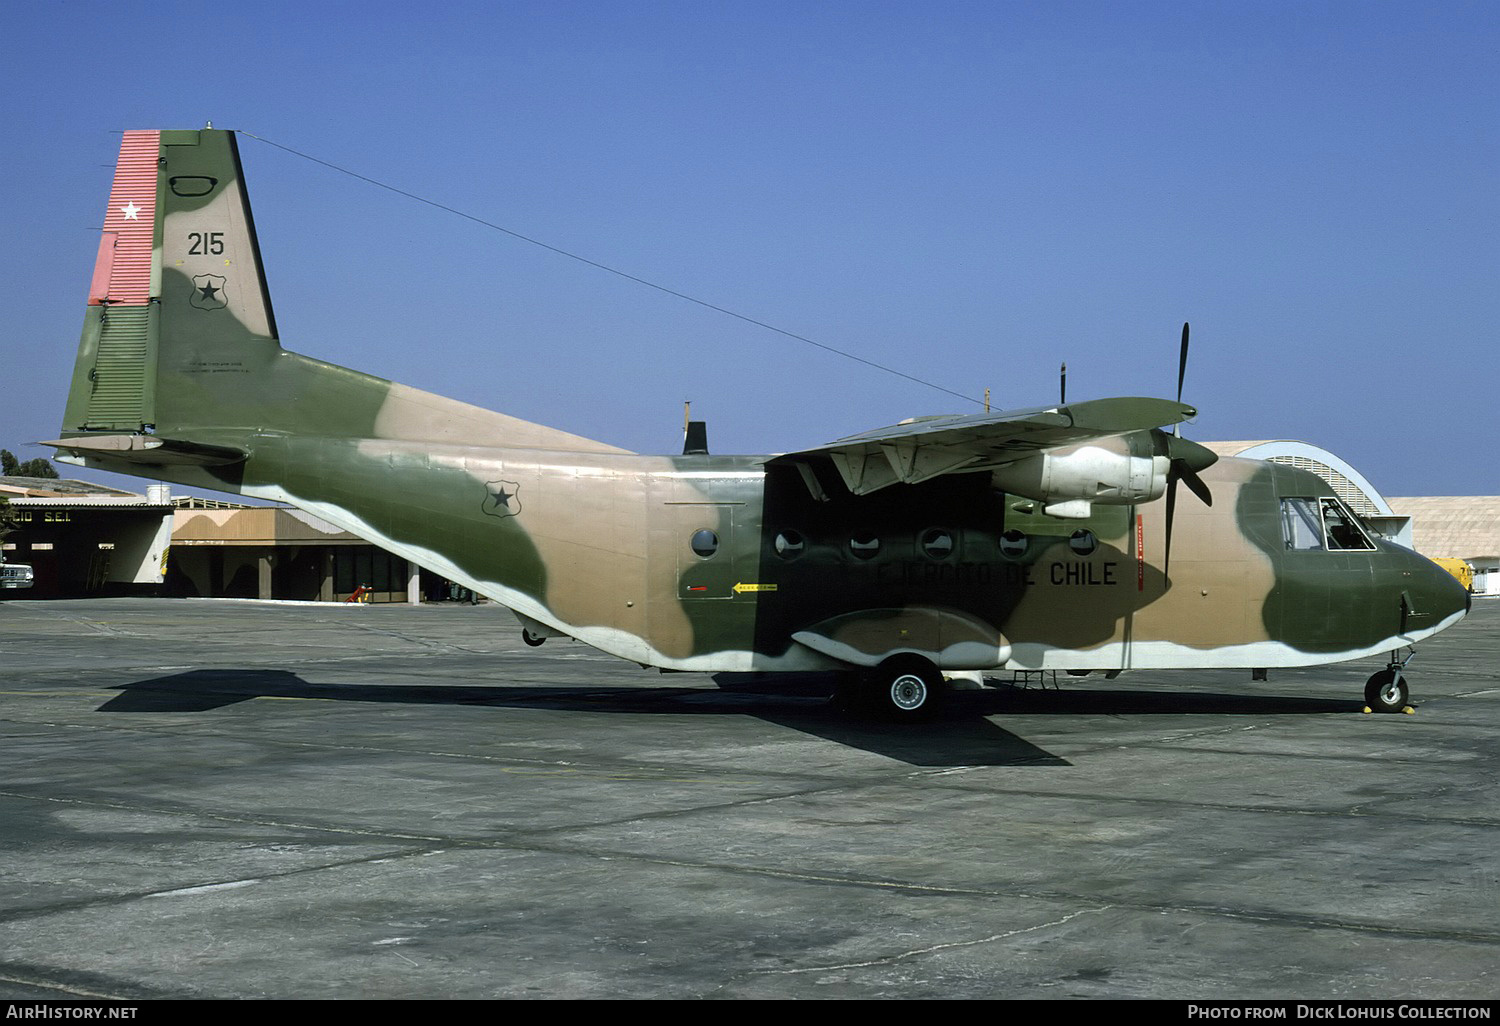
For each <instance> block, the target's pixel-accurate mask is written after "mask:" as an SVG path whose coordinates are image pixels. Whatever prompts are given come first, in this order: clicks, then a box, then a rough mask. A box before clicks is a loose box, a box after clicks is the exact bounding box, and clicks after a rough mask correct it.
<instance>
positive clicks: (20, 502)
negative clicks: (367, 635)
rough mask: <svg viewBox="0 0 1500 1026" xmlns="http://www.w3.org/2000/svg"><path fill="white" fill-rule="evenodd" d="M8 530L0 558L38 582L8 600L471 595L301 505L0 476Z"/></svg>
mask: <svg viewBox="0 0 1500 1026" xmlns="http://www.w3.org/2000/svg"><path fill="white" fill-rule="evenodd" d="M0 496H4V497H5V498H6V499H7V500H8V501H9V502H10V505H11V512H12V514H13V519H14V520H15V523H16V527H15V530H14V531H13V532H12V533H10V534H9V535H7V536H6V538H5V540H4V555H5V561H6V562H9V563H22V564H28V565H30V566H31V567H32V569H33V572H34V578H33V583H32V586H31V587H30V588H28V589H25V590H17V591H8V592H6V595H7V596H8V597H10V598H82V597H87V596H91V595H123V594H147V595H173V596H183V597H205V598H262V599H271V598H274V599H300V600H304V601H322V602H337V601H345V600H348V599H349V598H351V596H354V595H356V593H357V594H358V597H359V598H360V600H361V601H365V602H413V603H416V602H421V601H423V600H424V599H425V600H428V601H431V600H434V599H448V598H454V597H467V593H464V595H462V596H460V595H457V594H455V593H454V591H453V590H452V589H451V587H450V586H449V584H448V582H447V581H445V580H443V579H442V578H440V577H437V576H436V575H433V574H429V573H426V572H423V571H421V570H419V569H418V568H417V567H416V566H415V565H413V564H409V563H407V561H406V560H404V559H401V558H400V557H398V556H393V555H391V554H390V553H388V552H386V551H385V550H384V549H381V548H379V547H377V546H375V545H371V544H370V543H369V542H367V541H365V540H364V539H363V538H359V537H357V536H355V535H352V534H349V533H348V532H346V531H341V530H339V529H338V528H336V527H333V526H332V525H330V524H326V523H324V522H323V521H321V520H319V519H318V518H316V517H314V516H311V515H309V514H307V513H303V512H301V511H300V510H294V509H288V508H286V507H277V506H247V505H242V504H238V503H230V502H221V501H218V500H215V499H201V498H196V497H190V496H178V497H173V496H171V495H170V493H169V491H168V488H167V486H166V485H151V486H150V487H149V488H148V489H147V494H145V495H138V494H136V493H134V492H127V491H122V490H120V489H118V488H111V487H109V486H107V485H100V484H94V483H93V482H90V481H72V480H58V479H54V478H30V477H0Z"/></svg>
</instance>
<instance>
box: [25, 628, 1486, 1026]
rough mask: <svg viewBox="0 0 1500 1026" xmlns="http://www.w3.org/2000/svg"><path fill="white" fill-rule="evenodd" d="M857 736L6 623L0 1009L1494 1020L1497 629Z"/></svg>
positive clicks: (534, 667)
mask: <svg viewBox="0 0 1500 1026" xmlns="http://www.w3.org/2000/svg"><path fill="white" fill-rule="evenodd" d="M1381 662H1382V661H1381V660H1366V661H1364V662H1361V663H1351V664H1342V665H1335V666H1326V667H1317V668H1311V669H1306V670H1295V671H1273V672H1272V674H1271V679H1270V680H1269V681H1268V682H1265V683H1252V682H1250V681H1249V680H1248V677H1249V674H1248V672H1244V673H1241V672H1227V671H1212V672H1189V671H1175V672H1169V673H1163V672H1149V673H1147V672H1143V673H1138V674H1134V675H1132V674H1127V675H1125V676H1122V677H1120V678H1119V679H1118V680H1116V681H1113V682H1106V681H1103V680H1102V679H1097V678H1092V677H1091V678H1086V679H1077V678H1064V680H1063V687H1062V689H1061V690H1053V689H1042V688H1037V687H1033V688H1031V689H1028V690H1020V689H1013V688H1006V689H1000V690H986V691H982V692H967V693H962V694H960V695H958V696H957V697H956V700H955V701H954V702H953V703H952V705H951V706H950V708H949V709H948V711H947V712H946V714H945V715H944V716H943V717H942V718H941V719H939V720H938V721H936V722H934V723H931V724H926V725H919V726H915V727H912V726H897V725H890V724H886V723H882V722H878V721H870V720H860V719H851V718H849V717H848V716H846V715H845V714H842V713H840V712H837V711H836V710H835V709H833V708H832V707H831V706H830V705H829V703H828V702H827V700H826V693H827V687H828V682H827V681H826V680H824V679H821V678H818V677H815V676H808V677H798V678H792V679H782V680H778V679H777V678H774V677H773V678H762V679H751V678H744V677H721V678H719V679H718V680H715V679H714V678H711V677H709V676H706V675H700V674H670V675H661V674H657V673H655V672H651V671H645V670H641V669H639V668H637V667H635V666H633V665H630V664H627V663H622V662H619V661H617V660H615V659H612V658H609V657H606V656H603V655H601V654H599V653H597V652H595V651H593V650H592V649H589V648H587V647H585V646H583V645H581V644H578V643H576V642H571V641H567V640H565V639H553V640H551V641H549V642H547V644H546V645H545V646H543V647H541V648H537V649H532V648H528V647H526V646H525V645H524V644H523V643H522V642H521V639H520V632H519V630H518V629H517V626H516V624H515V621H514V619H513V618H512V617H511V616H510V614H509V613H507V612H506V611H505V610H503V609H500V608H498V607H495V606H489V605H484V606H477V607H471V606H448V605H440V606H423V607H409V606H374V607H349V606H337V607H335V606H300V605H297V606H294V605H278V604H266V603H254V602H227V601H195V600H168V599H158V600H150V599H108V600H91V601H58V602H37V601H24V600H23V601H17V600H15V599H10V600H7V601H5V602H0V998H12V999H38V998H55V999H76V998H117V999H125V1000H131V999H142V998H242V997H243V998H517V997H558V998H582V997H589V998H650V997H654V998H700V997H719V998H775V997H797V998H819V997H821V998H885V997H892V998H1099V997H1107V998H1169V999H1186V998H1200V999H1215V998H1219V999H1223V998H1251V999H1253V998H1265V999H1272V998H1274V999H1295V998H1334V999H1361V998H1446V999H1471V1000H1473V999H1492V998H1495V997H1496V996H1500V914H1497V913H1500V788H1497V782H1500V748H1497V742H1496V738H1497V737H1500V601H1481V602H1477V603H1476V604H1475V608H1474V611H1473V614H1472V615H1471V616H1470V617H1469V618H1468V619H1466V620H1464V621H1463V622H1462V623H1460V624H1459V625H1458V626H1457V627H1455V628H1453V629H1451V630H1449V631H1448V632H1446V633H1445V634H1442V635H1440V636H1439V637H1437V638H1435V639H1433V640H1432V641H1430V642H1428V643H1426V644H1425V645H1423V646H1422V647H1421V648H1420V650H1419V652H1418V655H1417V658H1416V659H1415V660H1413V662H1412V663H1411V666H1410V667H1409V672H1410V675H1411V678H1412V682H1413V692H1412V697H1413V700H1414V703H1415V706H1416V712H1415V714H1414V715H1366V714H1363V713H1362V711H1361V710H1362V707H1363V698H1362V690H1363V682H1364V680H1365V678H1366V677H1368V676H1369V675H1370V674H1371V673H1372V672H1374V671H1375V670H1376V669H1378V668H1379V666H1380V664H1381Z"/></svg>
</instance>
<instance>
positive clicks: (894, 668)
mask: <svg viewBox="0 0 1500 1026" xmlns="http://www.w3.org/2000/svg"><path fill="white" fill-rule="evenodd" d="M875 683H876V694H877V695H878V696H879V697H878V700H877V707H878V708H879V709H880V711H881V712H883V713H884V714H885V715H887V716H889V717H890V718H892V719H896V720H908V721H912V720H926V719H931V718H932V717H933V716H934V715H936V714H937V711H938V706H939V705H941V704H942V699H943V675H942V674H941V673H939V672H938V668H937V667H936V666H934V665H933V664H932V663H930V662H928V661H927V660H926V659H923V658H922V657H921V656H895V657H894V658H891V659H887V660H886V661H885V662H883V663H881V664H880V667H879V669H877V670H876V671H875Z"/></svg>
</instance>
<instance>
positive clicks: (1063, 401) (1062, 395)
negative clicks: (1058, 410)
mask: <svg viewBox="0 0 1500 1026" xmlns="http://www.w3.org/2000/svg"><path fill="white" fill-rule="evenodd" d="M1057 401H1058V404H1059V405H1061V406H1066V405H1068V365H1067V364H1063V365H1062V387H1061V389H1060V390H1059V395H1058V397H1057Z"/></svg>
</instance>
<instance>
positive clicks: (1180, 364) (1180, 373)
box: [1172, 321, 1188, 438]
mask: <svg viewBox="0 0 1500 1026" xmlns="http://www.w3.org/2000/svg"><path fill="white" fill-rule="evenodd" d="M1187 349H1188V322H1187V321H1183V322H1182V348H1181V349H1180V350H1178V353H1177V401H1178V402H1179V403H1180V402H1182V385H1183V382H1185V381H1186V380H1187ZM1172 434H1174V435H1176V436H1177V437H1179V438H1181V437H1182V424H1181V422H1178V423H1177V424H1174V425H1172Z"/></svg>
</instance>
